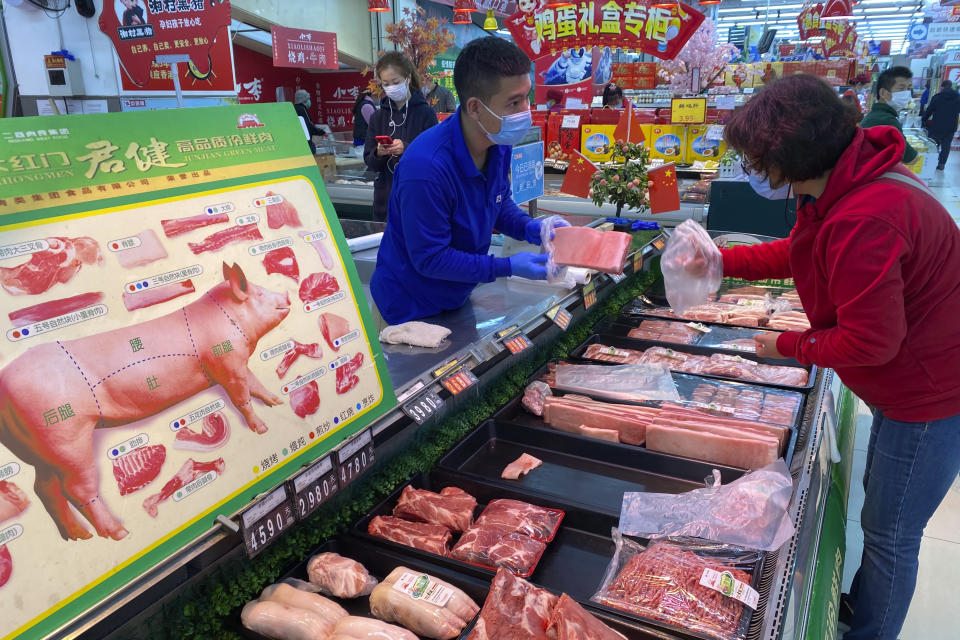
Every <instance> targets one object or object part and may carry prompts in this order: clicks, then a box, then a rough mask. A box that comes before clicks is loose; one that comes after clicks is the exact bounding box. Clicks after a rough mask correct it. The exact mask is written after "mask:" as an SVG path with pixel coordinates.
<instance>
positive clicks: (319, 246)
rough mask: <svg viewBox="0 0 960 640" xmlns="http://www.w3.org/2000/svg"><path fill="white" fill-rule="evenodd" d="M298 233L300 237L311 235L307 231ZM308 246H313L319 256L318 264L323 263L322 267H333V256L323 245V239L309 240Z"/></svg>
mask: <svg viewBox="0 0 960 640" xmlns="http://www.w3.org/2000/svg"><path fill="white" fill-rule="evenodd" d="M298 235H299V236H300V237H301V238H305V237H307V236H308V235H311V234H310V232H309V231H300V232H299V233H298ZM310 246H311V247H313V248H314V249H316V251H317V255H318V256H320V264H322V265H323V268H324V269H333V267H334V262H333V256H332V255H330V252H329V251H328V250H327V247H326V246H324V244H323V240H320V239H317V240H311V241H310Z"/></svg>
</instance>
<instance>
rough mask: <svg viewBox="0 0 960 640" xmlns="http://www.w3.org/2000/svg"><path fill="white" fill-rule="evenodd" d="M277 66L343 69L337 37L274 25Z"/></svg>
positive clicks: (274, 52)
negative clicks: (339, 57)
mask: <svg viewBox="0 0 960 640" xmlns="http://www.w3.org/2000/svg"><path fill="white" fill-rule="evenodd" d="M270 35H271V37H272V38H273V66H275V67H298V68H300V69H339V68H340V62H339V59H338V56H337V34H335V33H327V32H326V31H309V30H307V29H291V28H289V27H280V26H277V25H272V26H271V27H270Z"/></svg>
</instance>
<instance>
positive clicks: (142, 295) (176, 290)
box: [123, 280, 196, 311]
mask: <svg viewBox="0 0 960 640" xmlns="http://www.w3.org/2000/svg"><path fill="white" fill-rule="evenodd" d="M194 291H196V289H194V288H193V280H182V281H180V282H173V283H171V284H162V285H160V286H159V287H154V288H153V289H141V290H140V291H137V292H136V293H127V292H126V291H124V292H123V306H125V307H126V308H127V311H134V310H136V309H146V308H147V307H152V306H153V305H155V304H160V303H161V302H166V301H168V300H173V299H174V298H179V297H180V296H185V295H187V294H188V293H193V292H194Z"/></svg>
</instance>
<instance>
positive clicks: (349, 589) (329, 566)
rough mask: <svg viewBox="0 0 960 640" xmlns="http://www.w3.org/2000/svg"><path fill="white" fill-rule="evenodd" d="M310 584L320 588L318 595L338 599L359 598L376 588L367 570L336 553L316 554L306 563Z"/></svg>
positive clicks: (374, 581) (375, 582) (374, 580)
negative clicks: (321, 594)
mask: <svg viewBox="0 0 960 640" xmlns="http://www.w3.org/2000/svg"><path fill="white" fill-rule="evenodd" d="M307 575H308V576H309V577H310V582H311V583H312V584H314V585H316V586H318V587H320V593H323V594H326V595H331V596H336V597H338V598H359V597H360V596H366V595H370V592H371V591H373V588H374V587H375V586H377V579H376V578H371V577H370V573H369V572H368V571H367V569H366V568H365V567H364V566H363V565H362V564H360V563H359V562H357V561H356V560H351V559H350V558H344V557H343V556H341V555H340V554H338V553H318V554H317V555H315V556H313V557H312V558H310V561H309V562H307Z"/></svg>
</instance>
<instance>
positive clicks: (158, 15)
mask: <svg viewBox="0 0 960 640" xmlns="http://www.w3.org/2000/svg"><path fill="white" fill-rule="evenodd" d="M229 26H230V2H229V0H132V1H131V2H130V3H128V4H126V5H122V4H120V3H112V2H108V3H105V6H104V9H103V11H101V12H100V30H101V31H102V32H103V33H105V34H106V35H107V37H108V38H110V40H111V41H112V42H113V46H114V48H116V50H117V56H118V57H119V58H120V66H121V67H122V68H123V70H124V72H125V73H126V74H127V75H128V76H130V79H131V80H133V82H134V83H135V84H136V85H137V86H141V87H142V86H144V85H146V84H147V82H149V80H150V70H151V69H150V65H151V63H152V62H153V61H154V59H155V58H156V57H157V56H158V55H172V54H185V55H188V56H190V62H192V63H193V65H194V67H195V68H196V69H197V73H198V75H200V76H201V77H202V76H205V75H206V74H208V73H209V72H210V67H211V59H210V48H211V47H212V46H213V43H214V40H215V39H216V36H217V32H218V31H219V30H220V29H221V28H222V27H229Z"/></svg>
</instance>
